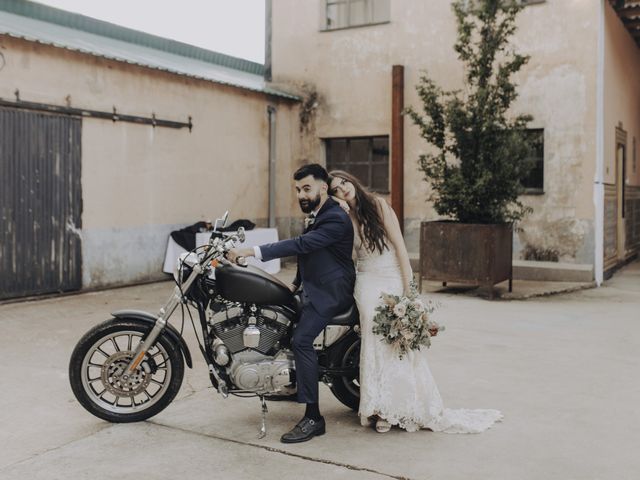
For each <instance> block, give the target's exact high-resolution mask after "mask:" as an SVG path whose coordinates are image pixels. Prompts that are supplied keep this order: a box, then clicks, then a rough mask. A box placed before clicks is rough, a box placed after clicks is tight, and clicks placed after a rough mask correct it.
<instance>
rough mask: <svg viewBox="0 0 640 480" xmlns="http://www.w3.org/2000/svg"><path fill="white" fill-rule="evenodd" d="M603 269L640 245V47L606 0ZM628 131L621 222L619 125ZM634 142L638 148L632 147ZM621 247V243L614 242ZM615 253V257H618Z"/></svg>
mask: <svg viewBox="0 0 640 480" xmlns="http://www.w3.org/2000/svg"><path fill="white" fill-rule="evenodd" d="M604 24H605V30H604V45H605V63H604V120H603V125H604V172H603V173H604V183H605V184H606V185H605V199H604V202H605V208H604V228H605V234H604V237H605V241H604V245H605V246H604V249H605V269H606V268H607V267H608V266H611V264H612V263H615V262H616V260H617V261H620V260H624V258H625V257H627V258H628V257H630V256H631V255H634V254H637V253H638V251H640V166H639V165H638V148H640V147H639V146H638V142H640V48H639V47H638V45H637V44H636V42H635V41H634V40H633V38H632V37H631V35H630V34H629V32H628V31H627V30H626V28H625V27H624V25H623V23H622V21H621V20H620V18H619V17H618V16H617V15H616V13H615V11H614V10H613V8H612V7H611V5H609V3H608V2H605V17H604ZM617 127H619V128H621V129H622V130H624V131H626V159H625V171H624V173H625V179H624V189H625V197H624V199H625V208H624V220H623V221H622V224H620V228H619V227H618V223H617V216H618V213H617V203H618V201H617V195H616V192H617V188H616V186H615V184H616V183H617V180H616V172H617V168H618V167H617V165H616V164H617V161H616V147H617V139H616V129H617ZM634 145H635V149H634ZM616 247H617V248H616ZM616 257H617V258H616Z"/></svg>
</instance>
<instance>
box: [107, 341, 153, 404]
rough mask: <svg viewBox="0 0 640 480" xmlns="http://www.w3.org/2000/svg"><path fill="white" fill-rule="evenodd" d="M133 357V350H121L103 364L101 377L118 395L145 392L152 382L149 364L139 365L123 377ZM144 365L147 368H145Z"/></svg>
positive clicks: (109, 389)
mask: <svg viewBox="0 0 640 480" xmlns="http://www.w3.org/2000/svg"><path fill="white" fill-rule="evenodd" d="M132 358H133V352H130V351H121V352H116V353H114V354H113V355H111V356H110V357H109V358H107V360H106V361H105V362H104V364H103V365H102V372H101V378H102V383H103V385H104V387H105V388H106V389H107V391H108V392H109V393H111V394H113V395H115V396H117V397H133V396H135V395H137V394H139V393H142V392H144V391H145V390H146V389H147V387H148V386H149V383H151V377H152V375H153V373H152V371H151V370H149V371H147V369H148V368H149V367H148V364H147V365H144V363H145V362H143V364H142V365H140V366H138V368H136V370H135V371H134V372H133V373H132V374H131V375H129V376H128V378H126V379H125V378H123V373H124V372H125V370H126V369H127V365H129V362H131V359H132ZM144 366H146V367H147V369H145V368H143V367H144Z"/></svg>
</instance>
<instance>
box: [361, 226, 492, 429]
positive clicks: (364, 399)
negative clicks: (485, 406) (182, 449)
mask: <svg viewBox="0 0 640 480" xmlns="http://www.w3.org/2000/svg"><path fill="white" fill-rule="evenodd" d="M354 248H355V250H356V254H357V275H356V284H355V291H354V296H355V299H356V303H357V306H358V310H359V311H360V328H361V335H362V346H361V352H360V409H359V415H360V420H361V423H362V425H367V424H368V417H370V416H372V415H378V416H380V417H382V418H384V419H386V420H387V421H388V422H389V423H391V424H392V425H398V426H400V427H401V428H403V429H405V430H407V431H409V432H414V431H417V430H419V429H421V428H428V429H431V430H433V431H438V432H446V433H479V432H482V431H483V430H486V429H487V428H489V427H490V426H491V425H493V423H494V422H496V421H498V420H500V419H501V418H502V414H501V413H500V412H499V411H498V410H467V409H450V408H444V407H443V405H442V398H441V397H440V392H439V391H438V387H437V386H436V383H435V381H434V380H433V376H432V375H431V370H430V369H429V364H428V362H427V350H426V349H422V350H420V351H410V352H409V353H408V354H407V355H405V356H404V357H403V358H402V360H400V359H399V358H398V354H397V352H395V351H394V350H393V349H392V348H391V347H390V346H389V345H388V344H387V343H383V342H381V341H380V340H381V337H380V336H379V335H375V334H374V333H373V332H372V331H371V329H372V327H373V316H374V313H375V312H374V310H375V308H376V306H377V305H378V304H379V302H380V293H381V292H386V293H392V294H396V295H401V294H402V276H401V273H400V266H399V264H398V259H397V256H396V254H395V250H394V249H393V247H392V246H390V250H385V252H384V253H382V254H379V253H378V252H377V251H376V252H375V253H372V252H370V251H368V250H367V249H366V248H365V247H364V246H363V244H362V241H361V239H360V238H359V236H358V235H357V234H356V236H355V239H354Z"/></svg>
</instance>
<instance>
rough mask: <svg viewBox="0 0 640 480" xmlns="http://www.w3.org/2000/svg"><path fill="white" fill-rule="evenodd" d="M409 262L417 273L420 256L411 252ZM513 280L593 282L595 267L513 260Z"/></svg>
mask: <svg viewBox="0 0 640 480" xmlns="http://www.w3.org/2000/svg"><path fill="white" fill-rule="evenodd" d="M409 260H410V261H411V268H412V269H413V271H414V272H417V271H418V270H419V266H420V255H419V254H418V253H416V252H409ZM513 278H514V279H518V280H533V281H538V282H591V281H592V280H593V265H591V264H578V263H562V262H536V261H532V260H513Z"/></svg>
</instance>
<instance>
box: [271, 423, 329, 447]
mask: <svg viewBox="0 0 640 480" xmlns="http://www.w3.org/2000/svg"><path fill="white" fill-rule="evenodd" d="M324 433H325V423H324V418H321V419H320V420H317V421H316V420H311V419H310V418H307V417H304V418H303V419H302V420H300V421H299V422H298V424H297V425H296V426H295V427H293V429H292V430H289V431H288V432H287V433H285V434H284V435H282V438H280V441H281V442H282V443H300V442H306V441H308V440H311V439H312V438H313V437H316V436H319V435H324Z"/></svg>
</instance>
